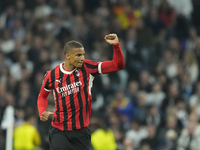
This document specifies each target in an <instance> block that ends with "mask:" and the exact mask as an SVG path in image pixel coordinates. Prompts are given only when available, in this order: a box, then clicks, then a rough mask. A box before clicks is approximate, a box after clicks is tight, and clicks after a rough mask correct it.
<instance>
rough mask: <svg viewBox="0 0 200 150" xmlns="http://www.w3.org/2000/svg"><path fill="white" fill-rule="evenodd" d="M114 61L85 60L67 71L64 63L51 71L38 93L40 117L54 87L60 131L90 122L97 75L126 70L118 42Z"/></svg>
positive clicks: (55, 123) (56, 125) (55, 120)
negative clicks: (80, 65) (80, 64)
mask: <svg viewBox="0 0 200 150" xmlns="http://www.w3.org/2000/svg"><path fill="white" fill-rule="evenodd" d="M113 49H114V56H113V60H111V61H105V62H93V61H90V60H84V62H83V65H82V67H81V68H76V69H74V70H72V71H70V72H69V71H66V70H64V68H63V63H62V64H60V65H58V66H56V67H55V68H54V69H52V70H50V71H47V73H46V75H45V78H44V81H43V84H42V87H41V90H40V94H39V96H38V110H39V116H41V115H42V113H43V112H44V111H46V108H47V97H48V95H49V91H51V90H53V95H54V100H55V111H54V117H53V121H52V126H54V127H56V128H58V129H60V130H67V131H70V130H77V129H81V128H83V127H86V126H88V125H89V117H90V114H91V104H92V96H91V89H92V86H93V80H94V77H96V76H97V75H99V74H101V73H103V74H105V73H110V72H115V71H119V70H121V69H124V67H125V62H124V58H123V54H122V52H121V48H120V45H119V44H117V45H114V46H113Z"/></svg>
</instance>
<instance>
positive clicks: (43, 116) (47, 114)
mask: <svg viewBox="0 0 200 150" xmlns="http://www.w3.org/2000/svg"><path fill="white" fill-rule="evenodd" d="M50 115H53V113H52V112H49V111H45V112H43V113H42V115H41V116H40V120H41V121H47V120H48V119H49V117H50Z"/></svg>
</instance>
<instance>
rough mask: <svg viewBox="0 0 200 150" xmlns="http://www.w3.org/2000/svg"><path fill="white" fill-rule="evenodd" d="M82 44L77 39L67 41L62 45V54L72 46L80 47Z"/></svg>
mask: <svg viewBox="0 0 200 150" xmlns="http://www.w3.org/2000/svg"><path fill="white" fill-rule="evenodd" d="M81 47H83V45H82V44H81V43H79V42H77V41H69V42H67V43H66V44H65V46H64V51H63V52H64V54H66V53H67V52H69V51H70V50H72V49H73V48H81Z"/></svg>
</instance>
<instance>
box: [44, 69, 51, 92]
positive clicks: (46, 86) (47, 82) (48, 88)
mask: <svg viewBox="0 0 200 150" xmlns="http://www.w3.org/2000/svg"><path fill="white" fill-rule="evenodd" d="M49 74H50V73H49V72H47V73H46V74H45V75H44V79H43V81H42V88H44V89H45V91H47V92H50V91H51V90H52V86H51V83H50V75H49Z"/></svg>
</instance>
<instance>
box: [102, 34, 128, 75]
mask: <svg viewBox="0 0 200 150" xmlns="http://www.w3.org/2000/svg"><path fill="white" fill-rule="evenodd" d="M104 39H105V40H106V42H107V43H109V44H111V45H112V46H113V50H114V56H113V60H111V61H104V62H102V63H101V64H100V73H103V74H105V73H110V72H116V71H119V70H122V69H124V67H125V62H124V57H123V54H122V51H121V48H120V44H119V40H118V37H117V35H116V34H109V35H106V36H105V38H104Z"/></svg>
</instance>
